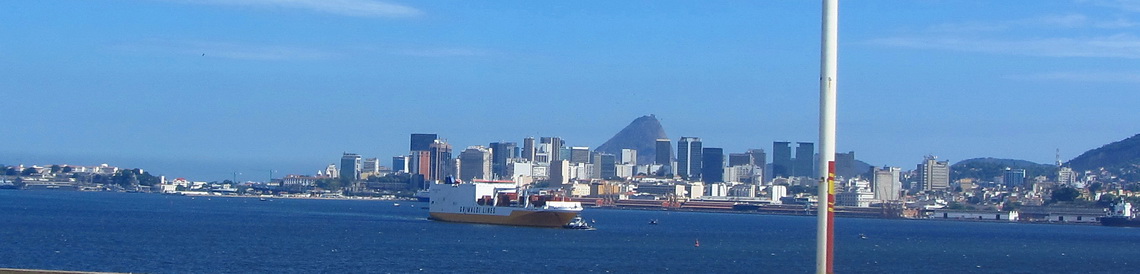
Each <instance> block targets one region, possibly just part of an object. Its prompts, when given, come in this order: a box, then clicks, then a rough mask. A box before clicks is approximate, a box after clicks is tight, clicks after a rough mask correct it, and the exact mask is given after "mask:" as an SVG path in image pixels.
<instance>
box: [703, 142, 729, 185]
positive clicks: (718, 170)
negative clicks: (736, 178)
mask: <svg viewBox="0 0 1140 274" xmlns="http://www.w3.org/2000/svg"><path fill="white" fill-rule="evenodd" d="M701 181H703V182H705V183H720V182H724V149H722V148H715V147H706V148H702V149H701Z"/></svg>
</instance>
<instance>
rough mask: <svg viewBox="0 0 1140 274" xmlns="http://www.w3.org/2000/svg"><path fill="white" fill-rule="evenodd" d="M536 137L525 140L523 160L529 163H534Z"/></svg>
mask: <svg viewBox="0 0 1140 274" xmlns="http://www.w3.org/2000/svg"><path fill="white" fill-rule="evenodd" d="M534 152H535V147H534V137H526V138H523V146H522V158H523V159H526V160H527V161H534Z"/></svg>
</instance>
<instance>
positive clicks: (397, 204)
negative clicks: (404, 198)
mask: <svg viewBox="0 0 1140 274" xmlns="http://www.w3.org/2000/svg"><path fill="white" fill-rule="evenodd" d="M392 206H395V207H399V206H400V203H395V204H392Z"/></svg>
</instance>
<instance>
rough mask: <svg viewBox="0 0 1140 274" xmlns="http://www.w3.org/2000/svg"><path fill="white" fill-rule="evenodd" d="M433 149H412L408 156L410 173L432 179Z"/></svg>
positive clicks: (427, 179) (428, 179)
mask: <svg viewBox="0 0 1140 274" xmlns="http://www.w3.org/2000/svg"><path fill="white" fill-rule="evenodd" d="M431 170H432V169H431V151H427V150H422V151H412V154H411V156H409V157H408V173H409V174H412V175H420V176H422V177H423V179H424V180H425V181H431V180H432V179H431V178H430V176H431Z"/></svg>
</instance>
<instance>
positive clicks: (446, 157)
mask: <svg viewBox="0 0 1140 274" xmlns="http://www.w3.org/2000/svg"><path fill="white" fill-rule="evenodd" d="M428 150H429V152H430V159H431V160H430V163H431V168H430V170H431V172H430V174H427V175H428V176H425V179H427V180H440V179H443V178H445V177H447V176H450V175H453V174H452V170H454V169H455V167H454V164H453V160H452V159H451V145H450V144H448V143H447V141H444V140H442V139H436V140H435V142H433V143H432V144H431V145H430V146H428Z"/></svg>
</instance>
